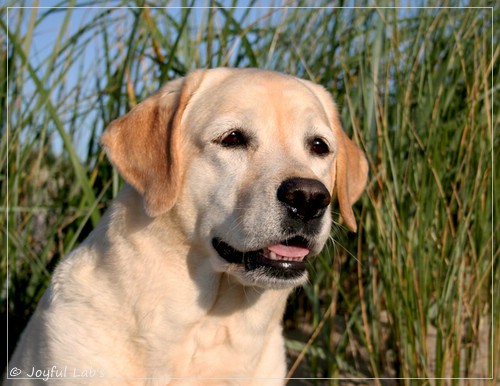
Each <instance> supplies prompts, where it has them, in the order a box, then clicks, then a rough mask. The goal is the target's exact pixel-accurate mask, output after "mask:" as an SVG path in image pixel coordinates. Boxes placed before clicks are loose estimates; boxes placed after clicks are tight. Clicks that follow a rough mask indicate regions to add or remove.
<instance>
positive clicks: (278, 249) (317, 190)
mask: <svg viewBox="0 0 500 386" xmlns="http://www.w3.org/2000/svg"><path fill="white" fill-rule="evenodd" d="M277 199H278V201H279V202H280V203H281V205H282V208H283V221H282V231H283V234H288V235H290V234H292V235H294V234H295V236H293V237H289V238H287V239H285V240H282V241H279V242H271V243H270V244H268V245H266V246H264V247H263V248H261V249H258V250H253V251H239V250H237V249H236V248H234V247H232V246H231V245H229V244H228V243H226V242H225V241H224V240H223V238H222V237H215V238H214V239H213V240H212V246H213V247H214V249H215V250H216V251H217V253H218V254H219V256H220V257H222V258H223V259H224V260H225V261H227V262H228V263H231V264H237V265H241V266H243V267H244V269H245V271H246V272H248V273H254V274H255V276H259V277H268V278H272V279H278V280H290V279H299V278H301V277H304V275H305V271H306V260H307V257H308V256H309V253H310V246H311V245H313V242H312V241H311V240H314V238H315V236H316V235H317V232H318V231H319V229H320V228H321V225H322V220H323V215H324V214H325V212H326V209H327V207H328V205H329V204H330V200H331V196H330V193H329V192H328V189H327V188H326V187H325V185H323V183H321V182H320V181H317V180H313V179H307V178H290V179H287V180H285V181H283V182H282V183H281V184H280V186H279V187H278V189H277ZM303 235H306V236H305V237H304V236H303ZM263 238H265V237H263Z"/></svg>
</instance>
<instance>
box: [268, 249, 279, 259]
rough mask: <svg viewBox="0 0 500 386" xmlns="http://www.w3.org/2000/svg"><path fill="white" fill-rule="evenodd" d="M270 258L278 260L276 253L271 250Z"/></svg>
mask: <svg viewBox="0 0 500 386" xmlns="http://www.w3.org/2000/svg"><path fill="white" fill-rule="evenodd" d="M269 258H270V259H271V260H278V258H277V256H276V253H274V252H271V251H269Z"/></svg>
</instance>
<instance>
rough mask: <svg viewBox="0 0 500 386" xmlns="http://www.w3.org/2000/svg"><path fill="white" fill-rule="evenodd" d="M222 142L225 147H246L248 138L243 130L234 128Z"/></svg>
mask: <svg viewBox="0 0 500 386" xmlns="http://www.w3.org/2000/svg"><path fill="white" fill-rule="evenodd" d="M220 144H221V145H222V146H224V147H246V146H247V145H248V139H247V138H246V136H245V135H244V134H243V133H242V132H241V131H239V130H233V131H231V132H230V133H229V134H226V135H225V136H224V137H223V138H222V139H221V141H220Z"/></svg>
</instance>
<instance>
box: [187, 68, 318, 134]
mask: <svg viewBox="0 0 500 386" xmlns="http://www.w3.org/2000/svg"><path fill="white" fill-rule="evenodd" d="M185 115H186V119H187V120H188V121H189V122H190V126H197V127H206V126H207V122H212V121H214V120H215V119H217V118H218V117H220V116H231V115H232V116H234V117H237V118H245V119H246V120H254V121H258V120H259V119H266V120H267V121H273V120H274V121H276V120H281V121H282V120H286V119H289V120H292V119H295V120H305V119H309V118H310V117H313V116H314V117H316V119H317V120H321V121H323V122H325V124H328V120H327V117H326V113H325V110H324V107H323V106H322V104H321V102H320V100H319V99H318V98H317V96H316V95H315V93H314V92H313V91H311V90H310V89H309V88H308V87H307V86H305V85H304V84H303V83H302V82H301V81H300V80H299V79H297V78H294V77H291V76H286V75H282V74H278V73H273V72H267V71H248V72H247V71H236V72H234V73H231V74H230V75H229V76H226V77H224V78H222V79H221V77H220V76H219V77H215V76H214V77H213V79H211V76H207V78H206V79H204V81H203V83H202V85H201V86H200V89H199V90H197V91H196V93H195V95H194V96H193V97H192V100H191V101H190V102H189V104H188V107H187V109H186V111H185Z"/></svg>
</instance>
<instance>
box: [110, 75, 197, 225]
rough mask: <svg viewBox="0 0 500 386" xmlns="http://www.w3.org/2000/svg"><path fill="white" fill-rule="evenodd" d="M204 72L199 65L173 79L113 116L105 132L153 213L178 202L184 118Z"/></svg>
mask: <svg viewBox="0 0 500 386" xmlns="http://www.w3.org/2000/svg"><path fill="white" fill-rule="evenodd" d="M203 75H204V71H203V70H199V71H195V72H193V73H191V74H190V75H188V76H187V77H185V78H181V79H177V80H174V81H171V82H169V83H167V84H166V85H165V86H163V87H162V88H161V89H160V90H159V91H158V92H157V93H155V94H154V95H152V96H150V97H149V98H147V99H146V100H144V101H143V102H141V103H139V104H138V105H137V106H135V107H134V108H133V109H132V110H131V111H130V112H128V113H127V114H125V115H124V116H122V117H120V118H118V119H115V120H114V121H112V122H111V123H110V124H109V125H108V127H107V128H106V130H105V132H104V134H103V135H102V137H101V145H102V146H103V147H104V149H105V151H106V154H107V155H108V158H109V159H110V161H111V163H112V164H113V165H114V166H115V167H116V168H117V169H118V172H119V173H120V174H121V176H122V177H123V178H124V179H125V180H126V181H127V182H128V183H129V184H130V185H132V186H133V187H134V188H135V189H136V190H137V191H138V192H139V193H141V194H142V196H143V199H144V207H145V209H146V213H147V214H148V215H149V216H150V217H156V216H159V215H161V214H163V213H165V212H167V211H168V210H170V209H171V208H172V207H173V206H174V204H175V202H176V201H177V197H178V195H179V191H180V189H181V183H182V179H183V173H184V167H183V153H184V152H183V151H182V150H183V149H182V141H181V135H182V133H181V127H180V126H181V118H182V114H183V112H184V110H185V108H186V106H187V104H188V102H189V100H190V98H191V96H192V95H193V93H194V92H195V91H196V90H197V89H198V87H199V85H200V84H201V81H202V79H203Z"/></svg>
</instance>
